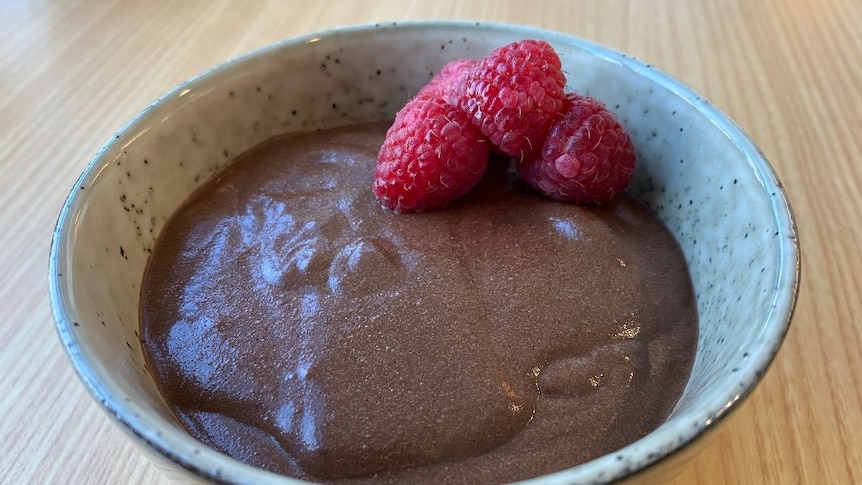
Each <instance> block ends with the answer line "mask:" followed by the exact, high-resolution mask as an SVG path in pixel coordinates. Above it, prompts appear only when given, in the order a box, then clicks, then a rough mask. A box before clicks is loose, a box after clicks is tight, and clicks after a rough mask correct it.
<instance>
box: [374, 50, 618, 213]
mask: <svg viewBox="0 0 862 485" xmlns="http://www.w3.org/2000/svg"><path fill="white" fill-rule="evenodd" d="M565 85H566V77H565V75H564V74H563V71H562V66H561V62H560V58H559V56H558V55H557V53H556V52H555V51H554V49H553V48H552V47H551V45H550V44H548V43H547V42H545V41H541V40H523V41H520V42H513V43H511V44H509V45H506V46H503V47H500V48H498V49H495V50H494V51H493V52H491V53H490V54H489V55H487V56H485V57H484V58H482V59H479V60H473V59H459V60H455V61H452V62H450V63H448V64H447V65H446V66H444V67H443V69H442V70H441V71H440V72H439V73H438V74H437V75H436V76H434V77H433V78H432V79H431V81H430V82H429V83H428V84H427V85H426V86H424V87H423V88H422V89H421V90H420V91H419V92H418V93H417V95H416V96H415V97H414V98H413V99H412V100H410V101H409V102H408V103H407V104H406V105H405V106H404V107H403V108H402V109H401V110H400V111H399V112H398V113H397V114H396V116H395V121H394V123H393V124H392V126H391V127H390V128H389V131H388V132H387V134H386V140H385V141H384V143H383V146H382V147H381V149H380V153H379V154H378V159H377V165H376V167H375V172H374V193H375V195H376V196H377V198H378V200H379V201H380V202H381V204H382V205H383V206H384V207H386V208H388V209H392V210H394V211H395V212H421V211H426V210H431V209H434V208H437V207H442V206H444V205H446V204H449V203H450V202H452V201H453V200H455V199H457V198H459V197H461V196H463V195H464V194H466V193H467V192H469V191H470V189H472V188H473V187H474V186H475V185H476V184H477V183H478V182H479V180H480V179H481V178H482V175H483V174H484V173H485V170H486V168H487V164H488V157H489V154H490V153H491V151H495V152H499V153H503V154H506V155H508V156H510V157H513V158H514V159H515V164H516V167H517V171H518V173H519V174H520V176H521V177H522V178H523V179H524V181H526V183H527V184H528V185H530V186H531V187H532V188H534V189H536V190H538V191H540V192H542V193H544V194H545V195H547V196H548V197H551V198H553V199H556V200H561V201H566V202H572V203H576V204H601V203H604V202H607V201H609V200H610V199H611V198H612V197H613V196H614V194H616V193H617V192H620V191H622V190H625V188H626V187H627V186H628V184H629V182H630V181H631V178H632V173H633V171H634V165H635V150H634V146H633V145H632V141H631V137H630V136H629V135H628V133H627V132H626V131H625V129H624V128H623V126H622V125H621V124H620V123H619V121H618V120H617V119H616V117H615V116H614V115H613V114H612V113H611V112H610V111H609V110H608V109H607V108H606V107H605V106H604V105H603V104H602V103H601V102H599V101H598V100H596V99H594V98H590V97H587V96H583V95H580V94H578V93H574V92H570V93H566V91H565Z"/></svg>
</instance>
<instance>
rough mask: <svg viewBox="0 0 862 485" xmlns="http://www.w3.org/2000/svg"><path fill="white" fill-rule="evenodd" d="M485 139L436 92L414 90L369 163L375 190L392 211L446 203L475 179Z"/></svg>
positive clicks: (484, 156) (482, 164)
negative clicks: (425, 93) (421, 93)
mask: <svg viewBox="0 0 862 485" xmlns="http://www.w3.org/2000/svg"><path fill="white" fill-rule="evenodd" d="M488 148H489V147H488V142H487V139H485V137H484V136H482V133H480V132H479V130H478V129H477V128H476V127H474V126H473V125H472V124H471V123H470V120H469V119H468V118H467V115H466V114H465V113H463V112H462V111H460V110H459V109H458V108H456V107H454V106H452V105H450V104H448V103H446V102H445V101H443V100H442V99H440V98H436V97H430V96H417V97H416V98H413V99H412V100H411V101H409V102H408V103H407V104H406V105H405V106H404V107H403V108H401V111H399V112H398V114H396V115H395V121H394V122H393V124H392V126H391V127H390V128H389V131H388V132H387V133H386V140H385V141H384V142H383V146H382V147H381V148H380V153H379V154H378V156H377V166H376V167H375V169H374V194H375V195H376V196H377V198H378V199H379V200H380V202H381V204H382V205H383V206H384V207H386V208H388V209H392V210H394V211H395V212H420V211H424V210H429V209H433V208H436V207H440V206H443V205H446V204H448V203H450V202H452V201H453V200H455V199H457V198H459V197H461V196H462V195H464V194H466V193H467V192H468V191H469V190H470V189H471V188H473V186H474V185H476V184H477V183H478V182H479V179H481V178H482V175H483V174H484V173H485V169H486V168H487V166H488Z"/></svg>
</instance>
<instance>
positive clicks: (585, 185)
mask: <svg viewBox="0 0 862 485" xmlns="http://www.w3.org/2000/svg"><path fill="white" fill-rule="evenodd" d="M566 105H567V106H566V109H565V112H564V113H563V114H562V115H561V116H560V118H559V119H558V120H557V121H556V122H555V123H554V124H553V125H552V126H551V128H550V131H549V132H548V136H547V138H546V139H545V143H544V145H543V147H542V152H541V154H539V155H537V156H536V157H534V158H532V159H528V160H525V161H523V162H521V163H518V164H517V168H518V173H520V174H521V177H522V178H523V179H524V180H525V181H526V182H527V184H529V185H530V186H532V187H533V188H535V189H537V190H539V191H541V192H543V193H544V194H545V195H547V196H549V197H551V198H553V199H557V200H562V201H567V202H574V203H578V204H590V203H596V204H601V203H604V202H607V201H609V200H610V199H611V197H613V195H614V194H615V193H617V192H620V191H622V190H625V188H626V187H627V186H628V184H629V182H631V179H632V172H633V171H634V166H635V149H634V146H633V145H632V140H631V137H629V135H628V133H627V132H626V130H625V128H623V126H622V125H621V124H620V123H619V121H617V119H616V117H614V115H613V113H611V112H610V111H608V109H607V108H606V107H605V106H604V105H603V104H602V103H601V102H600V101H598V100H596V99H594V98H590V97H587V96H581V95H578V94H574V93H573V94H569V95H568V96H567V100H566Z"/></svg>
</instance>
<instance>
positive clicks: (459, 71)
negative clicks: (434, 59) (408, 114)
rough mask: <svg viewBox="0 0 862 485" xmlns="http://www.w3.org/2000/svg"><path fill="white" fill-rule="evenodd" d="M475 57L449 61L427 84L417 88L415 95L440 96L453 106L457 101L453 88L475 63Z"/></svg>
mask: <svg viewBox="0 0 862 485" xmlns="http://www.w3.org/2000/svg"><path fill="white" fill-rule="evenodd" d="M477 62H479V61H477V60H476V59H457V60H454V61H451V62H449V63H448V64H446V65H445V66H443V68H442V69H440V72H438V73H437V74H436V75H435V76H434V77H433V78H431V80H430V81H428V84H426V85H425V87H423V88H422V89H420V90H419V93H418V94H417V95H416V96H425V95H427V96H431V97H435V98H440V99H443V100H445V101H446V102H448V103H450V104H453V105H455V106H457V105H458V103H457V95H456V94H455V89H456V87H457V86H459V85H460V83H461V81H462V80H463V79H464V78H465V77H466V75H467V73H468V72H469V71H470V69H472V68H473V66H475V65H476V63H477Z"/></svg>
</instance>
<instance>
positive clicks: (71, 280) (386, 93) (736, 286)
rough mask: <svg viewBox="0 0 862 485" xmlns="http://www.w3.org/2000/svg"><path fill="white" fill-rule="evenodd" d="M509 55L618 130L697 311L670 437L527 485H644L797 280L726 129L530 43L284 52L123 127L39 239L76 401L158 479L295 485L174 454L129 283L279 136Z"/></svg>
mask: <svg viewBox="0 0 862 485" xmlns="http://www.w3.org/2000/svg"><path fill="white" fill-rule="evenodd" d="M524 38H541V39H545V40H547V41H548V42H550V43H551V44H552V45H553V46H554V47H555V48H556V49H557V51H558V53H559V54H560V57H561V58H562V62H563V66H564V69H565V71H566V72H567V73H568V75H569V82H570V87H571V88H573V89H576V90H578V91H581V92H583V93H586V94H588V95H591V96H594V97H596V98H599V99H600V100H602V101H604V102H605V103H606V104H607V105H608V106H609V107H610V109H611V110H612V111H614V112H615V113H616V114H617V116H618V117H619V118H620V120H621V121H622V122H623V124H624V125H625V126H626V127H627V128H628V130H629V131H630V133H631V135H632V137H633V140H634V144H635V146H636V149H637V152H638V157H639V165H638V167H637V170H636V172H635V178H634V181H633V183H632V185H631V187H630V191H631V192H632V193H633V194H635V195H637V196H638V197H639V198H641V199H642V200H643V201H644V202H645V203H646V204H647V205H648V206H649V208H650V209H651V210H653V211H654V212H655V214H657V215H658V217H659V218H661V220H663V221H664V223H665V224H666V225H667V227H668V228H669V229H670V230H671V232H672V233H673V234H674V235H675V236H676V239H677V240H678V242H679V244H680V245H681V247H682V250H683V252H684V254H685V257H686V259H687V262H688V265H689V268H690V271H691V277H692V280H693V284H694V289H695V293H696V296H697V307H698V311H699V318H700V322H699V325H700V328H699V341H698V347H697V354H696V359H695V362H694V367H693V369H692V373H691V378H690V380H689V382H688V385H687V387H686V388H685V390H684V392H683V394H682V396H681V398H680V400H679V403H678V404H677V406H676V408H675V409H674V411H673V412H672V414H671V415H670V417H669V418H668V420H667V422H665V423H664V424H663V425H661V426H660V427H659V428H658V429H656V430H655V431H653V432H652V433H650V434H649V435H647V436H645V437H644V438H643V439H640V440H638V441H636V442H634V443H632V444H630V445H628V446H626V447H624V448H622V449H619V450H617V451H615V452H614V453H611V454H609V455H606V456H602V457H600V458H597V459H595V460H592V461H590V462H587V463H584V464H582V465H580V466H576V467H574V468H569V469H566V470H563V471H560V472H559V473H554V474H551V475H547V476H543V477H539V478H536V479H534V480H531V481H530V483H532V484H535V485H537V484H542V485H549V484H562V483H608V482H613V481H618V480H632V481H643V482H644V483H657V482H660V481H662V480H664V479H667V478H670V477H672V476H673V475H675V474H676V473H677V472H678V471H680V469H681V468H682V467H683V466H684V464H685V462H686V461H687V460H688V459H690V458H691V457H692V456H693V455H694V454H695V453H696V452H697V451H698V450H699V449H700V448H701V447H702V446H703V445H704V443H705V440H702V439H700V438H701V437H703V436H704V435H705V434H707V432H708V431H710V430H711V429H713V428H715V427H716V425H717V424H718V423H720V422H722V421H724V418H725V417H726V416H727V415H728V414H730V413H731V412H732V411H733V410H734V409H736V408H737V407H739V406H740V404H741V403H742V402H743V401H744V399H745V398H746V397H747V396H748V395H749V394H750V393H751V392H752V390H753V389H754V388H755V386H756V385H757V383H758V381H759V380H760V379H761V377H762V376H763V374H764V372H765V371H766V370H767V368H768V366H769V364H770V363H771V362H772V360H773V358H774V356H775V354H776V352H777V351H778V349H779V346H780V345H781V342H782V339H783V337H784V335H785V332H786V331H787V328H788V325H789V322H790V318H791V314H792V311H793V307H794V302H795V299H796V293H797V287H798V281H799V246H798V242H797V232H796V227H795V223H794V219H793V215H792V213H791V209H790V207H789V205H788V200H787V197H786V195H785V193H784V191H783V189H782V186H781V184H780V182H779V181H778V179H777V178H776V175H775V173H774V172H773V170H772V168H771V167H770V165H769V163H768V162H767V161H766V160H765V159H764V157H763V155H762V154H761V153H760V152H759V151H758V149H757V148H756V147H755V145H754V144H753V143H752V141H751V140H750V139H749V138H748V137H747V136H746V135H745V134H744V133H743V132H742V131H741V130H740V129H739V128H738V127H737V126H736V125H735V124H734V123H733V122H732V121H731V120H730V119H728V118H727V117H726V116H725V115H724V114H722V113H721V112H720V111H719V110H717V109H716V108H715V107H713V106H712V105H710V104H709V103H708V102H707V101H706V100H704V99H703V98H702V97H701V96H699V95H698V94H697V93H695V92H693V91H692V90H691V89H689V88H687V87H686V86H684V85H683V84H681V83H680V82H678V81H676V80H674V79H672V78H671V77H669V76H668V75H666V74H664V73H662V72H660V71H659V70H657V69H656V68H654V67H653V66H650V65H648V64H645V63H643V62H641V61H638V60H637V59H633V58H632V57H630V56H627V55H625V54H621V53H619V52H615V51H613V50H611V49H608V48H605V47H602V46H599V45H596V44H593V43H590V42H587V41H584V40H581V39H578V38H575V37H572V36H570V35H566V34H562V33H557V32H549V31H544V30H537V29H534V28H529V27H523V26H515V25H502V24H492V23H476V22H463V21H441V22H415V23H388V24H377V25H363V26H355V27H347V28H341V29H335V30H331V31H327V32H321V33H316V34H312V35H306V36H303V37H299V38H294V39H288V40H285V41H283V42H280V43H277V44H275V45H272V46H269V47H265V48H263V49H260V50H258V51H255V52H253V53H251V54H248V55H245V56H242V57H240V58H237V59H235V60H232V61H230V62H226V63H224V64H222V65H220V66H218V67H216V68H214V69H212V70H210V71H208V72H205V73H203V74H201V75H200V76H198V77H196V78H194V79H192V80H190V81H188V82H186V83H185V84H182V85H181V86H179V87H177V88H176V89H174V90H173V91H171V92H170V93H168V94H167V95H165V96H164V97H162V98H161V99H159V100H158V101H156V102H155V103H154V104H152V105H151V106H150V107H149V108H147V109H145V110H144V111H143V112H142V113H141V114H140V115H139V116H137V117H136V118H135V119H134V120H132V121H131V122H130V123H129V124H128V125H126V126H125V127H123V128H121V129H120V130H119V131H118V132H117V133H116V135H115V136H114V137H113V138H112V139H111V140H110V141H109V142H108V143H107V145H106V146H105V147H104V148H103V149H102V150H101V152H100V153H99V154H98V155H97V156H96V157H95V158H94V159H93V160H92V162H91V163H90V164H89V166H88V167H87V169H86V170H85V171H84V173H83V175H82V176H81V177H80V179H79V180H78V181H77V183H76V184H75V186H74V187H73V189H72V191H71V194H70V195H69V197H68V199H67V201H66V203H65V205H64V206H63V208H62V212H61V213H60V216H59V222H58V224H57V226H56V229H55V232H54V239H53V245H52V248H51V254H50V275H49V279H50V295H51V301H52V305H53V312H54V317H55V320H56V325H57V329H58V331H59V335H60V338H61V339H62V342H63V345H64V346H65V348H66V350H67V351H68V354H69V357H70V358H71V361H72V364H73V365H74V367H75V369H76V370H77V372H78V374H79V375H80V377H81V379H82V380H83V382H84V384H85V385H86V387H87V389H88V390H89V391H90V393H91V394H92V395H93V397H94V398H95V399H96V400H97V401H98V402H99V403H100V404H101V405H102V407H103V408H104V409H105V411H107V413H108V414H109V415H110V416H111V417H112V418H114V419H115V420H116V422H117V423H119V425H120V426H121V427H122V428H123V429H124V430H126V431H127V432H128V433H129V435H130V436H132V437H134V439H135V440H136V441H137V442H139V443H141V444H142V445H143V448H144V449H145V450H149V451H150V452H151V453H150V454H151V456H153V457H155V459H156V462H157V463H158V464H160V465H161V466H162V467H163V469H164V470H165V471H166V472H168V473H170V474H172V475H173V476H176V477H180V478H185V479H190V480H202V481H206V480H216V481H219V482H225V483H257V484H263V483H268V484H276V483H279V484H285V483H299V482H296V481H293V480H290V479H287V478H284V477H281V476H278V475H275V474H272V473H268V472H266V471H263V470H260V469H255V468H253V467H250V466H247V465H244V464H241V463H239V462H237V461H234V460H233V459H231V458H228V457H226V456H225V455H223V454H220V453H218V452H216V451H214V450H211V449H209V448H207V447H205V446H203V445H202V444H201V443H199V442H198V441H196V440H195V439H193V438H192V437H190V436H189V435H188V434H187V433H186V432H185V431H183V430H182V429H181V428H180V427H179V426H178V425H177V424H176V423H175V420H174V419H172V418H171V414H170V412H169V411H168V408H167V406H166V405H165V403H164V402H163V400H162V398H161V397H160V395H159V393H158V392H157V390H156V387H155V386H154V384H153V382H152V381H151V379H150V376H149V375H148V374H147V372H146V371H145V369H144V360H143V356H142V353H141V347H140V344H139V338H138V325H139V323H138V302H139V291H140V286H141V279H142V275H143V272H144V267H145V265H146V263H147V258H148V257H149V255H150V250H151V248H152V247H153V241H154V239H155V238H156V237H157V236H158V234H159V231H160V230H161V229H162V227H163V225H164V222H165V220H166V218H168V217H169V216H170V215H171V213H172V212H173V211H174V210H175V209H176V208H177V206H178V205H179V204H180V203H181V202H183V200H184V199H185V198H186V197H187V196H188V195H189V194H190V193H191V192H192V191H193V190H194V189H195V188H196V187H197V186H199V185H200V184H201V183H202V182H203V181H204V180H205V179H206V178H207V177H208V176H209V175H210V174H212V173H213V172H215V171H216V170H218V169H219V167H221V166H222V165H223V164H224V163H225V162H227V161H229V160H231V159H232V158H233V157H234V156H236V155H238V154H240V153H242V152H243V151H245V150H247V149H249V148H251V147H253V146H255V145H256V144H258V143H260V142H262V141H264V140H266V139H268V138H270V137H272V136H275V135H278V134H282V133H286V132H290V131H296V130H313V129H318V128H326V127H332V126H337V125H341V124H345V123H350V122H355V121H367V120H384V119H389V118H391V117H392V116H393V115H394V113H395V112H396V111H397V109H398V108H399V107H400V106H401V105H402V104H403V103H404V102H405V101H406V100H407V99H408V97H409V96H410V95H411V94H413V93H415V92H416V91H417V89H418V88H419V87H420V86H421V85H423V84H424V83H425V82H427V80H428V79H429V77H430V76H431V75H432V74H433V73H434V72H436V71H437V70H438V69H439V68H440V67H441V66H442V65H443V64H444V63H445V62H447V61H449V60H451V59H454V58H463V57H479V56H482V55H484V54H486V53H488V52H489V51H490V50H492V49H493V48H496V47H498V46H501V45H504V44H506V43H509V42H511V41H515V40H520V39H524Z"/></svg>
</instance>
